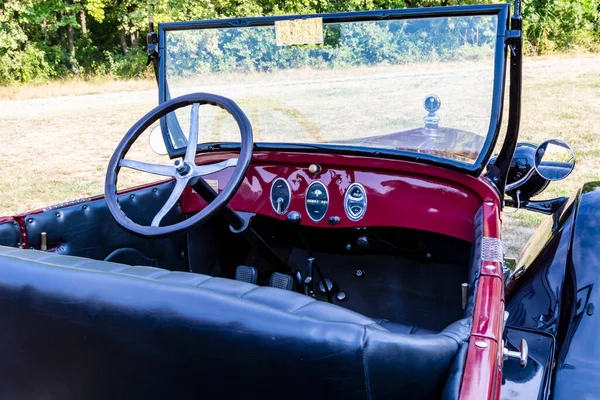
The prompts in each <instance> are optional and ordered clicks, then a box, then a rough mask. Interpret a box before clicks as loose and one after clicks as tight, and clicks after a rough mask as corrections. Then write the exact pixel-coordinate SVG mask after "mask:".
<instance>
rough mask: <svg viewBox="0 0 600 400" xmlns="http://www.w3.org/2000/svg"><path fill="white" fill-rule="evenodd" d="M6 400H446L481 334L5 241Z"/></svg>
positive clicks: (0, 288)
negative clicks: (425, 330) (411, 329)
mask: <svg viewBox="0 0 600 400" xmlns="http://www.w3.org/2000/svg"><path fill="white" fill-rule="evenodd" d="M0 318H1V320H2V322H3V324H2V325H3V328H2V329H0V349H1V351H0V370H1V371H3V372H2V374H0V398H2V399H21V398H24V399H29V398H53V399H54V398H56V399H108V398H110V399H121V398H123V399H132V398H144V399H154V398H157V399H158V398H161V399H164V398H169V399H187V398H203V399H212V398H233V397H235V398H260V399H268V398H277V399H280V398H288V399H306V398H313V399H314V398H343V399H354V398H356V399H358V398H415V399H419V398H434V397H439V395H440V394H441V392H442V390H443V386H444V383H445V380H446V373H447V371H448V369H449V366H450V364H451V362H452V360H453V358H454V356H455V354H456V352H457V351H458V347H459V345H460V344H461V343H462V342H463V341H464V340H465V338H466V336H468V329H467V327H466V326H465V325H464V324H463V323H458V324H455V325H456V326H452V327H450V328H447V329H446V330H444V331H443V332H442V333H440V334H437V335H402V334H395V333H391V332H389V331H387V330H386V329H384V328H382V327H379V326H378V325H377V324H376V323H374V321H372V320H371V319H369V318H366V317H364V316H362V315H360V314H356V313H354V312H352V311H349V310H346V309H343V308H341V307H337V306H335V305H331V304H328V303H323V302H317V301H314V300H313V299H311V298H308V297H307V296H302V295H299V294H297V293H293V292H289V291H283V290H279V289H274V288H268V287H258V286H255V285H251V284H247V283H243V282H238V281H233V280H228V279H221V278H211V277H209V276H206V275H199V274H191V273H183V272H169V271H166V270H162V269H158V268H151V267H131V266H127V265H121V264H115V263H110V262H103V261H93V260H89V259H84V258H78V257H69V256H59V255H53V254H51V253H42V252H37V251H31V250H20V249H12V248H6V247H0Z"/></svg>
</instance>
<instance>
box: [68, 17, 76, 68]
mask: <svg viewBox="0 0 600 400" xmlns="http://www.w3.org/2000/svg"><path fill="white" fill-rule="evenodd" d="M67 45H68V49H69V63H70V64H71V71H73V72H74V73H77V61H76V60H75V32H74V31H73V25H71V24H68V25H67Z"/></svg>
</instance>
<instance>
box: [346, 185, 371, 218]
mask: <svg viewBox="0 0 600 400" xmlns="http://www.w3.org/2000/svg"><path fill="white" fill-rule="evenodd" d="M344 210H345V211H346V216H347V217H348V218H350V219H351V220H352V221H358V220H359V219H361V218H362V217H364V215H365V212H367V192H366V191H365V188H364V187H363V185H361V184H360V183H353V184H352V185H350V186H349V187H348V190H347V191H346V195H345V196H344Z"/></svg>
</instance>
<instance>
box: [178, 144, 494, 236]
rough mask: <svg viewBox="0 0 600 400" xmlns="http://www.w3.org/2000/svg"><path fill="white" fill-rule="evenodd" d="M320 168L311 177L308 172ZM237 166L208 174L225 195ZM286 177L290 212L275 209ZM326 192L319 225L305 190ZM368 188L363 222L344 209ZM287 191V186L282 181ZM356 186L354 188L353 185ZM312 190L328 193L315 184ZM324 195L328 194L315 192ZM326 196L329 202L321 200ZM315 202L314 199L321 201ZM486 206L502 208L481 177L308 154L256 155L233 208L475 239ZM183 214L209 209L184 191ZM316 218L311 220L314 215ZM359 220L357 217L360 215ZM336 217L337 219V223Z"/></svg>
mask: <svg viewBox="0 0 600 400" xmlns="http://www.w3.org/2000/svg"><path fill="white" fill-rule="evenodd" d="M231 157H235V155H234V154H232V153H213V154H204V155H199V156H198V157H197V159H196V162H197V164H207V163H213V162H217V161H221V160H223V159H227V158H231ZM311 164H315V165H317V166H318V167H319V169H320V171H319V172H318V173H314V174H313V173H311V172H310V171H309V166H310V165H311ZM232 172H233V167H231V168H227V169H224V170H222V171H219V172H217V173H214V174H210V175H206V176H204V178H205V179H207V180H209V182H210V183H211V184H212V185H213V186H214V187H217V186H218V188H219V190H222V189H223V187H224V186H225V184H226V183H227V182H228V181H229V178H230V177H231V174H232ZM278 178H282V179H283V180H284V181H285V182H287V185H288V186H289V191H290V196H289V206H287V207H286V209H285V212H281V211H283V210H282V209H280V210H279V211H280V213H278V212H277V208H276V206H275V205H274V204H273V203H272V193H271V190H272V187H273V183H274V182H275V181H276V180H277V179H278ZM317 181H318V182H321V183H322V184H323V186H324V187H325V189H326V191H325V192H326V195H325V194H323V195H322V196H326V200H327V204H325V203H323V200H320V202H321V203H322V205H323V207H322V209H323V210H324V215H322V216H321V219H320V220H319V219H318V218H316V219H315V218H313V219H311V218H310V215H309V212H308V210H309V208H308V206H307V203H309V202H312V200H309V201H308V202H307V190H308V189H309V186H311V184H313V183H314V182H317ZM353 183H358V184H360V185H361V186H362V188H364V194H365V196H366V200H365V203H366V204H365V209H364V210H363V211H364V213H363V214H362V216H361V217H360V218H359V219H357V220H353V219H355V218H352V217H353V215H350V216H349V215H348V211H347V208H346V209H345V207H344V204H345V201H346V200H347V196H346V194H347V191H348V188H349V187H350V185H351V184H353ZM279 186H282V185H281V181H280V182H279ZM355 186H356V185H355ZM313 187H318V188H322V186H320V185H317V186H314V185H313ZM314 192H317V193H318V194H321V192H322V190H320V191H316V190H311V196H312V195H314ZM323 198H325V197H323ZM315 201H316V200H315ZM483 201H487V202H489V201H493V202H494V203H497V202H498V201H499V200H498V197H497V195H496V194H495V192H494V191H493V189H492V188H491V187H490V186H489V185H488V184H487V183H486V182H485V181H484V180H483V179H481V178H475V177H470V176H466V175H464V174H461V173H457V172H453V171H449V170H447V169H444V168H440V167H434V166H428V165H423V164H417V163H413V162H407V161H396V160H388V159H373V158H369V157H356V156H341V155H326V154H307V153H255V154H254V155H253V160H252V163H251V165H250V167H249V169H248V171H247V173H246V178H245V179H244V182H243V183H242V185H241V186H240V188H239V190H238V191H237V193H236V195H235V196H234V197H233V199H232V200H231V202H230V205H231V207H232V208H233V209H235V210H237V211H244V212H252V213H256V214H260V215H264V216H268V217H272V218H276V219H280V220H285V219H286V215H287V214H288V213H289V212H292V211H297V212H299V213H300V214H301V216H302V224H303V225H307V226H316V227H322V228H337V227H368V226H386V227H402V228H412V229H420V230H426V231H431V232H437V233H442V234H445V235H449V236H453V237H457V238H460V239H463V240H467V241H471V240H472V238H473V217H474V215H475V213H476V212H477V210H478V209H479V207H480V206H481V205H482V202H483ZM181 205H182V208H183V211H184V212H186V213H188V212H195V211H199V210H200V209H202V208H203V207H204V206H205V205H206V203H205V202H204V200H202V199H201V198H200V196H199V195H197V194H196V193H195V192H193V191H192V189H191V188H189V187H188V188H187V189H186V192H184V194H183V196H182V199H181ZM311 215H312V214H311ZM354 216H355V215H354ZM336 217H337V218H336Z"/></svg>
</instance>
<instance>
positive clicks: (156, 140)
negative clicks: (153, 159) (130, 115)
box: [150, 125, 167, 156]
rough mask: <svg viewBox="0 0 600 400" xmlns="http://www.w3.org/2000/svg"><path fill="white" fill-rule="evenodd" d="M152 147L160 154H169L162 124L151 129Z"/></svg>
mask: <svg viewBox="0 0 600 400" xmlns="http://www.w3.org/2000/svg"><path fill="white" fill-rule="evenodd" d="M150 148H151V149H152V151H153V152H155V153H156V154H158V155H159V156H166V155H167V146H165V141H164V140H163V135H162V130H161V129H160V125H156V126H155V127H154V128H152V130H151V131H150Z"/></svg>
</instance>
